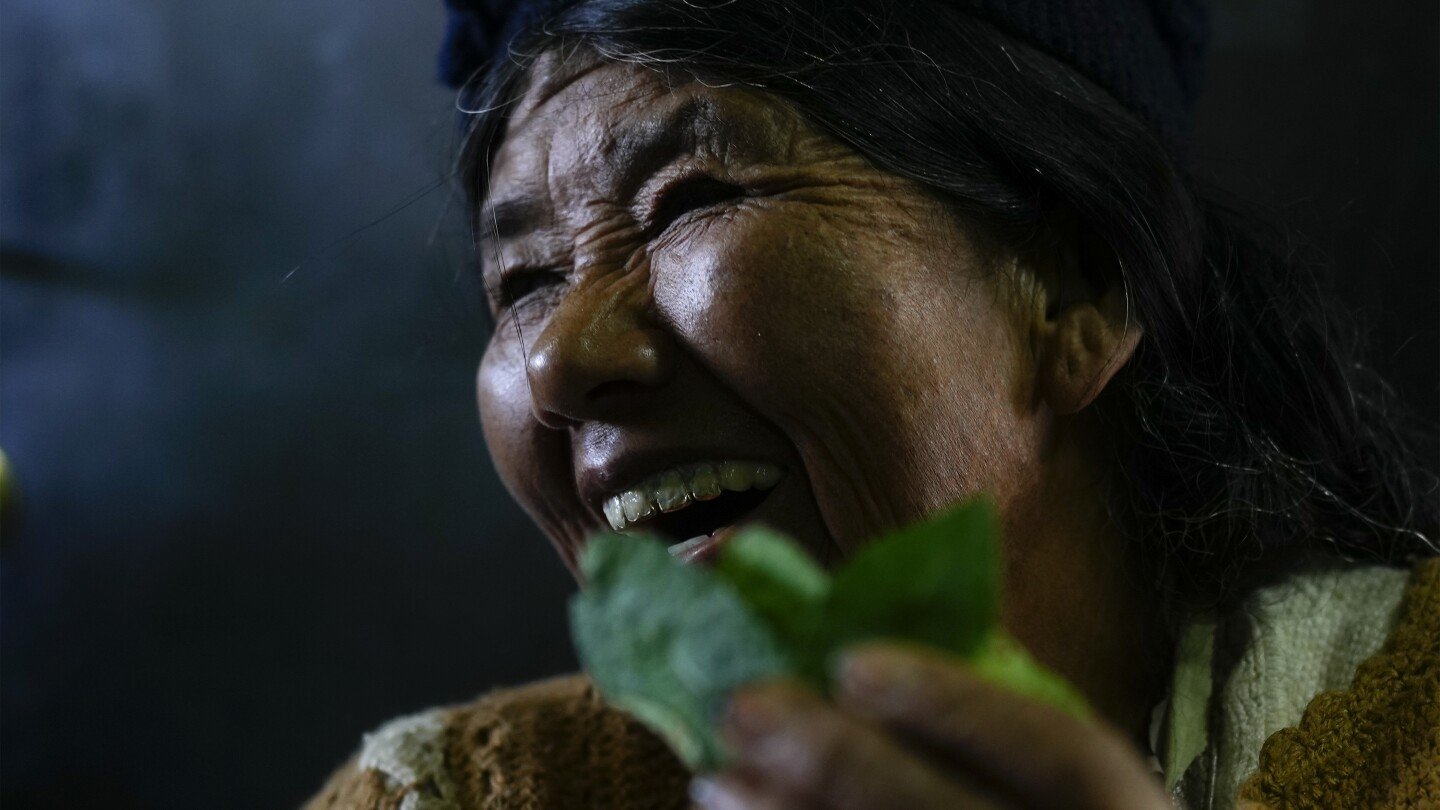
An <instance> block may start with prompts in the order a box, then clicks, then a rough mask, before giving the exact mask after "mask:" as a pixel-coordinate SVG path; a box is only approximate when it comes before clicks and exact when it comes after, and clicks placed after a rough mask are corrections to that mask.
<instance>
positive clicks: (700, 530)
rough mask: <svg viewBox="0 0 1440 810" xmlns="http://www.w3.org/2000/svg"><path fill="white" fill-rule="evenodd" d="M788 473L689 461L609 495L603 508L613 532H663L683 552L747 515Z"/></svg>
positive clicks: (764, 466)
mask: <svg viewBox="0 0 1440 810" xmlns="http://www.w3.org/2000/svg"><path fill="white" fill-rule="evenodd" d="M784 475H785V473H784V470H782V469H781V468H779V467H777V466H775V465H773V464H766V463H763V462H743V461H724V462H702V463H700V464H691V465H686V466H684V467H677V468H672V469H669V470H665V471H663V472H661V473H658V474H656V475H653V476H651V477H650V478H647V479H646V480H645V481H643V482H642V483H640V484H639V485H637V486H635V487H632V488H630V489H628V490H626V491H624V492H622V493H620V494H619V495H613V496H611V497H610V498H607V499H606V500H605V503H604V507H603V508H604V512H605V517H606V519H607V520H609V522H610V527H611V528H612V529H614V530H615V531H617V532H624V533H629V532H631V531H637V532H638V531H643V532H648V533H651V534H655V535H659V536H660V537H661V538H662V539H663V540H665V541H667V543H669V544H670V551H671V553H672V554H677V555H679V554H683V553H685V552H687V551H690V550H691V549H694V548H696V547H698V546H700V545H703V544H704V542H705V541H706V540H707V539H710V538H713V537H714V536H715V534H716V533H717V532H719V531H720V530H721V529H724V528H726V527H728V526H734V525H735V524H737V523H739V522H740V521H741V520H743V519H744V518H745V516H746V515H748V514H750V513H751V512H753V511H754V510H755V509H756V508H757V507H759V506H760V504H761V503H762V502H764V501H765V499H766V498H767V497H769V495H770V491H771V490H773V489H774V488H775V485H776V484H778V483H779V482H780V479H781V478H783V477H784Z"/></svg>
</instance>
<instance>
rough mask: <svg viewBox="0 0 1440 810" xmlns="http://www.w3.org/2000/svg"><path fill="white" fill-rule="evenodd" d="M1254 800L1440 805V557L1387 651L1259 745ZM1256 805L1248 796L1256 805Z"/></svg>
mask: <svg viewBox="0 0 1440 810" xmlns="http://www.w3.org/2000/svg"><path fill="white" fill-rule="evenodd" d="M1240 801H1241V804H1242V805H1244V806H1249V807H1274V808H1281V807H1285V808H1297V810H1298V809H1299V808H1316V810H1319V808H1330V807H1391V808H1416V810H1419V808H1432V809H1433V808H1440V561H1432V562H1431V563H1429V564H1427V565H1425V566H1422V567H1421V568H1420V569H1419V570H1418V571H1417V572H1416V575H1415V583H1414V585H1413V586H1412V587H1411V588H1410V589H1409V591H1408V592H1407V595H1406V598H1405V603H1404V605H1403V607H1402V608H1401V614H1400V619H1399V621H1398V622H1397V624H1396V626H1395V629H1394V631H1392V632H1391V634H1390V638H1389V640H1387V641H1386V643H1385V646H1384V647H1382V648H1381V650H1380V652H1379V653H1378V654H1376V655H1374V656H1371V657H1370V658H1368V659H1366V660H1365V663H1363V664H1361V665H1360V668H1359V669H1358V670H1357V671H1356V672H1355V679H1354V681H1353V682H1352V683H1351V685H1350V688H1349V689H1347V690H1345V691H1332V692H1324V693H1322V694H1320V695H1319V696H1317V697H1316V698H1315V699H1314V700H1312V701H1310V705H1309V706H1308V707H1307V708H1306V709H1305V715H1304V717H1303V718H1302V719H1301V720H1300V724H1299V725H1298V726H1296V727H1294V728H1287V729H1283V730H1281V731H1279V732H1276V733H1275V734H1274V735H1272V736H1271V737H1270V739H1268V740H1266V741H1265V745H1264V747H1263V748H1261V749H1260V767H1259V769H1258V770H1257V771H1256V772H1255V774H1254V775H1252V776H1251V777H1250V778H1249V779H1248V780H1247V781H1246V782H1245V784H1244V785H1243V786H1242V787H1241V789H1240ZM1247 803H1248V804H1247Z"/></svg>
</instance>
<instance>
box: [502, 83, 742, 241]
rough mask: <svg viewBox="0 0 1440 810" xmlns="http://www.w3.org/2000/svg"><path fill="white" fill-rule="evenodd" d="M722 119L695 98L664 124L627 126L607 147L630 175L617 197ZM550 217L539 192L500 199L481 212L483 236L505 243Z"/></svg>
mask: <svg viewBox="0 0 1440 810" xmlns="http://www.w3.org/2000/svg"><path fill="white" fill-rule="evenodd" d="M720 118H721V116H720V115H719V114H718V110H716V109H715V106H714V104H713V103H711V102H710V101H708V100H706V99H701V98H698V97H694V96H692V97H690V98H688V99H686V100H685V101H684V102H682V103H681V104H679V105H677V106H675V107H674V108H673V109H671V110H669V111H667V112H666V113H665V115H664V117H663V118H661V119H660V120H659V121H658V122H657V121H654V120H650V121H646V122H643V123H639V124H631V125H629V126H626V127H623V128H621V129H620V130H619V132H618V133H617V134H616V135H615V136H614V137H613V138H611V139H610V141H609V144H608V147H607V148H606V150H605V153H606V154H605V159H606V161H607V162H609V163H612V164H614V165H616V167H617V168H618V169H619V171H620V174H621V175H622V177H623V178H624V180H623V182H622V184H621V187H620V188H619V189H618V194H617V197H619V198H622V199H624V198H629V197H631V196H633V195H634V194H635V192H636V190H637V189H638V188H639V187H640V185H641V184H642V183H643V182H644V181H645V179H646V178H648V177H649V176H650V175H652V174H654V173H655V172H656V171H658V170H660V169H661V168H662V167H663V166H664V165H665V164H666V163H668V162H669V161H670V160H671V159H672V158H673V157H675V155H677V154H680V153H681V152H683V151H684V150H685V149H687V148H694V145H695V144H694V141H695V134H696V129H697V125H698V124H699V123H701V122H702V121H704V122H708V123H711V124H715V123H717V122H718V121H719V120H720ZM549 218H550V208H549V205H548V204H547V203H546V201H545V200H544V198H543V197H541V196H539V195H537V194H534V193H527V194H521V195H519V196H516V197H512V198H508V199H504V200H500V201H498V202H495V203H492V204H490V205H487V206H485V207H484V208H482V209H481V210H480V227H481V228H482V229H483V230H482V234H483V235H482V237H481V239H482V240H484V241H495V242H501V241H505V240H507V239H514V238H516V237H519V236H524V235H525V234H528V233H530V232H532V231H534V230H536V229H538V228H539V227H540V226H541V225H542V224H543V223H545V222H547V221H548V220H549Z"/></svg>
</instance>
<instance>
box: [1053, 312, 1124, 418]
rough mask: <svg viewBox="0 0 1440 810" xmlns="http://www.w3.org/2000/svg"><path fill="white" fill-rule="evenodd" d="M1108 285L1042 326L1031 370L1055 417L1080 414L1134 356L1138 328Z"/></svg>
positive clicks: (1059, 313) (1057, 314)
mask: <svg viewBox="0 0 1440 810" xmlns="http://www.w3.org/2000/svg"><path fill="white" fill-rule="evenodd" d="M1126 303H1127V302H1126V300H1125V296H1124V292H1123V291H1122V290H1121V289H1117V288H1115V287H1112V288H1111V289H1110V290H1108V291H1107V292H1105V293H1104V294H1103V295H1101V296H1100V297H1099V298H1097V299H1095V300H1093V301H1076V302H1074V303H1071V304H1070V305H1069V306H1067V307H1065V308H1064V309H1063V310H1062V311H1060V312H1058V313H1056V315H1055V316H1054V318H1053V319H1049V320H1047V322H1046V323H1044V324H1043V325H1042V326H1041V334H1040V346H1039V348H1040V351H1039V353H1038V357H1037V358H1036V359H1037V363H1038V366H1037V368H1036V374H1037V377H1038V379H1037V383H1038V384H1039V393H1040V396H1041V398H1042V399H1043V400H1044V401H1045V403H1046V404H1047V405H1049V406H1050V409H1051V410H1052V411H1054V412H1055V413H1058V414H1073V413H1078V412H1080V411H1082V410H1084V409H1085V408H1086V407H1088V406H1089V405H1090V403H1091V402H1094V401H1095V398H1096V397H1098V396H1099V395H1100V392H1101V391H1103V390H1105V386H1106V385H1108V384H1109V383H1110V380H1111V379H1112V378H1113V377H1114V376H1115V373H1116V372H1118V371H1119V370H1120V369H1121V368H1123V367H1124V365H1125V363H1126V362H1128V361H1129V360H1130V357H1131V355H1133V354H1134V353H1135V347H1136V346H1138V345H1139V343H1140V335H1141V328H1140V324H1138V323H1136V321H1135V319H1134V316H1133V314H1132V313H1130V312H1129V311H1128V307H1127V306H1126Z"/></svg>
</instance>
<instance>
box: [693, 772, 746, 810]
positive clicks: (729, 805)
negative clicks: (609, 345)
mask: <svg viewBox="0 0 1440 810" xmlns="http://www.w3.org/2000/svg"><path fill="white" fill-rule="evenodd" d="M690 801H692V802H694V803H696V804H698V805H700V806H701V807H704V808H707V810H741V808H743V807H745V803H744V800H743V799H742V798H741V797H740V795H739V794H738V793H736V792H735V789H734V787H733V786H732V785H731V784H729V783H728V782H726V781H725V780H723V779H710V778H707V777H703V776H697V777H695V778H694V779H691V780H690Z"/></svg>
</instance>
